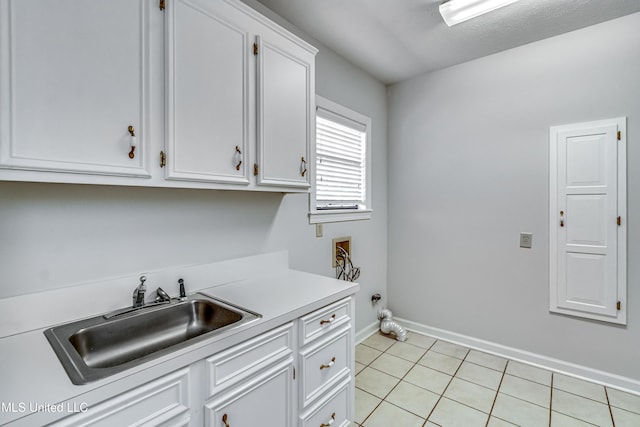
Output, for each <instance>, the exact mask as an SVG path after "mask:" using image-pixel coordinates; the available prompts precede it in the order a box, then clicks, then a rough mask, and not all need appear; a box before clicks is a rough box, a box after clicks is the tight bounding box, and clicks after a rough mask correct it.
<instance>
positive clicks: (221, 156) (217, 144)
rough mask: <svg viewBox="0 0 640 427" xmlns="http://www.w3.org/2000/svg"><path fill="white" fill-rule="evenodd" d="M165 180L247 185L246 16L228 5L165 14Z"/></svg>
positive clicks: (180, 1) (192, 6) (194, 1)
mask: <svg viewBox="0 0 640 427" xmlns="http://www.w3.org/2000/svg"><path fill="white" fill-rule="evenodd" d="M165 13H166V18H165V19H166V20H165V23H166V25H165V34H166V42H165V49H166V61H167V63H166V72H165V78H166V96H167V102H166V105H165V107H166V141H167V170H166V176H167V178H168V179H184V180H194V181H212V182H223V183H224V182H226V183H237V184H245V185H246V184H249V167H248V161H247V156H248V146H249V78H250V76H249V73H250V68H249V60H250V55H251V54H252V53H251V50H250V48H249V46H250V35H249V28H248V26H247V22H246V21H247V18H246V15H244V14H242V13H241V12H240V11H239V10H238V9H235V8H234V7H232V6H230V5H229V4H228V3H226V2H224V1H204V0H170V1H168V2H167V9H166V10H165Z"/></svg>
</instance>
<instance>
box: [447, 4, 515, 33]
mask: <svg viewBox="0 0 640 427" xmlns="http://www.w3.org/2000/svg"><path fill="white" fill-rule="evenodd" d="M517 1H518V0H449V1H448V2H446V3H442V4H441V5H440V15H442V18H443V19H444V22H446V23H447V25H448V26H450V27H451V26H453V25H456V24H459V23H461V22H464V21H467V20H469V19H471V18H475V17H476V16H480V15H483V14H485V13H487V12H491V11H492V10H496V9H499V8H501V7H503V6H507V5H509V4H511V3H515V2H517Z"/></svg>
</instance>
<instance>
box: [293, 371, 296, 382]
mask: <svg viewBox="0 0 640 427" xmlns="http://www.w3.org/2000/svg"><path fill="white" fill-rule="evenodd" d="M293 379H294V380H295V379H296V368H293Z"/></svg>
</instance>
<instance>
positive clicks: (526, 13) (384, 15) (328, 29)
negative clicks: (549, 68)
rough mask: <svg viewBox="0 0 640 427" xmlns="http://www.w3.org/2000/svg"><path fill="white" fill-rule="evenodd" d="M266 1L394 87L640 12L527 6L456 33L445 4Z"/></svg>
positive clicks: (561, 2)
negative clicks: (444, 15) (445, 17)
mask: <svg viewBox="0 0 640 427" xmlns="http://www.w3.org/2000/svg"><path fill="white" fill-rule="evenodd" d="M258 1H259V2H260V3H262V4H263V5H265V6H266V7H268V8H269V9H271V10H272V11H274V12H275V13H277V14H278V15H280V16H282V17H283V18H284V19H286V20H287V21H289V22H291V23H292V24H294V25H295V26H297V27H298V28H300V29H301V30H303V31H304V32H306V33H307V34H309V35H311V36H312V37H314V38H315V39H317V40H319V41H320V42H321V43H323V44H324V45H325V46H327V47H328V48H330V49H331V50H333V51H335V52H337V53H338V54H340V55H342V56H344V57H345V58H348V59H349V60H350V61H351V62H353V63H354V64H356V65H358V66H359V67H361V68H363V69H365V70H367V71H368V72H369V73H370V74H372V75H373V76H375V77H376V78H378V79H379V80H380V81H382V82H384V83H387V84H390V83H396V82H399V81H402V80H405V79H407V78H410V77H413V76H415V75H418V74H421V73H424V72H428V71H434V70H438V69H441V68H445V67H449V66H451V65H455V64H460V63H462V62H465V61H469V60H471V59H475V58H479V57H482V56H486V55H490V54H492V53H496V52H500V51H503V50H506V49H510V48H513V47H516V46H521V45H524V44H527V43H531V42H533V41H536V40H541V39H544V38H548V37H552V36H555V35H558V34H562V33H566V32H569V31H572V30H576V29H579V28H583V27H587V26H589V25H593V24H596V23H599V22H604V21H607V20H610V19H613V18H617V17H620V16H624V15H628V14H631V13H634V12H638V11H640V0H520V1H518V2H516V3H513V4H511V5H509V6H506V7H504V8H502V9H498V10H496V11H494V12H492V13H489V14H486V15H483V16H481V17H478V18H476V19H472V20H470V21H467V22H463V23H461V24H458V25H455V26H453V27H451V28H450V27H447V25H446V24H445V23H444V21H443V20H442V17H441V16H440V13H439V11H438V6H439V5H440V3H442V1H441V0H258Z"/></svg>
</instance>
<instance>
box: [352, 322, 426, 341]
mask: <svg viewBox="0 0 640 427" xmlns="http://www.w3.org/2000/svg"><path fill="white" fill-rule="evenodd" d="M379 329H380V321H376V322H373V323H371V324H370V325H368V326H366V327H365V328H364V329H361V330H359V331H358V332H356V344H360V343H361V342H362V341H364V340H366V339H367V338H369V337H370V336H371V335H373V334H375V333H376V332H377V331H378V330H379ZM416 332H417V331H416Z"/></svg>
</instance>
